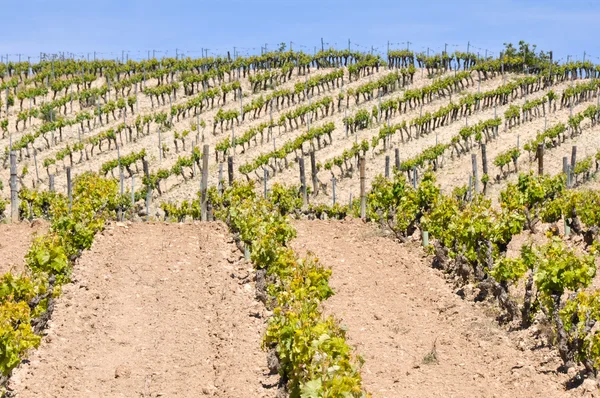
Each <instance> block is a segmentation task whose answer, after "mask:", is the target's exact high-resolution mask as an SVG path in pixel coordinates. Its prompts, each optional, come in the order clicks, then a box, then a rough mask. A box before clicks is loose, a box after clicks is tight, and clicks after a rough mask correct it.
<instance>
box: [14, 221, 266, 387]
mask: <svg viewBox="0 0 600 398" xmlns="http://www.w3.org/2000/svg"><path fill="white" fill-rule="evenodd" d="M239 259H240V256H239V252H238V251H237V249H236V248H235V245H234V244H233V241H232V239H231V238H230V236H229V234H228V231H227V228H226V227H225V226H224V225H223V224H220V223H210V224H170V225H168V224H145V225H143V224H133V225H130V226H125V225H123V224H116V225H111V226H109V227H108V228H107V230H106V231H104V232H103V233H102V234H101V235H99V236H98V237H97V239H96V241H95V243H94V245H93V247H92V249H91V250H90V251H89V252H86V253H84V255H83V256H82V258H81V260H80V261H79V262H78V264H77V265H76V267H75V270H74V275H73V277H74V280H75V282H74V283H72V284H69V285H67V286H65V287H64V294H63V296H61V298H60V299H59V300H58V303H57V306H56V309H55V312H54V315H53V319H52V321H51V326H50V328H49V329H48V335H47V337H46V338H45V339H44V341H43V342H42V345H41V347H40V348H39V349H38V350H37V351H35V352H34V353H33V354H32V356H31V358H30V363H29V364H25V365H22V366H21V367H20V368H19V369H17V370H16V372H15V374H14V376H13V379H12V382H11V388H13V389H14V390H15V393H16V394H15V395H16V396H17V397H199V396H215V397H228V398H230V397H273V396H275V394H276V391H277V389H276V388H270V386H271V385H274V384H276V383H277V376H267V373H268V369H267V367H266V355H265V353H264V352H263V351H261V347H260V343H261V338H262V333H263V330H264V325H265V318H264V316H265V314H264V309H263V306H262V304H259V303H258V302H257V301H255V299H254V294H255V293H254V284H253V283H252V282H251V279H252V270H251V266H250V264H248V263H245V262H242V261H239Z"/></svg>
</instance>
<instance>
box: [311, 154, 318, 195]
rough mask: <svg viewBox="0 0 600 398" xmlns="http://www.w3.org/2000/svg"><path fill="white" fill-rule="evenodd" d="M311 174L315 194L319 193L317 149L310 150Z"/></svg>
mask: <svg viewBox="0 0 600 398" xmlns="http://www.w3.org/2000/svg"><path fill="white" fill-rule="evenodd" d="M310 174H311V177H312V184H313V196H317V195H318V194H319V178H318V177H317V161H316V159H315V151H310Z"/></svg>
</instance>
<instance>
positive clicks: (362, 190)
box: [358, 156, 367, 221]
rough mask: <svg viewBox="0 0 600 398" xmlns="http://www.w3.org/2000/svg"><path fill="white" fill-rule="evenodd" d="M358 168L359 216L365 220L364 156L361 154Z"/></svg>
mask: <svg viewBox="0 0 600 398" xmlns="http://www.w3.org/2000/svg"><path fill="white" fill-rule="evenodd" d="M358 163H359V169H360V218H362V219H363V221H364V220H366V214H367V197H366V194H365V188H366V186H365V185H366V184H365V182H366V177H365V157H364V156H361V157H360V158H359V161H358Z"/></svg>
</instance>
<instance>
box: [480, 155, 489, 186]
mask: <svg viewBox="0 0 600 398" xmlns="http://www.w3.org/2000/svg"><path fill="white" fill-rule="evenodd" d="M481 163H482V167H483V176H482V178H483V194H484V195H485V194H486V193H487V184H488V183H487V180H488V178H489V176H488V163H487V146H486V145H485V144H482V145H481Z"/></svg>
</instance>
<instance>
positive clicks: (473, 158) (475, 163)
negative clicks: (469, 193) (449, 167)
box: [471, 153, 479, 194]
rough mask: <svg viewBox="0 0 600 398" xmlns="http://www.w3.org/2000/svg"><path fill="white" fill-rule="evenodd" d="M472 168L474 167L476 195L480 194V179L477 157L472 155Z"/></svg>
mask: <svg viewBox="0 0 600 398" xmlns="http://www.w3.org/2000/svg"><path fill="white" fill-rule="evenodd" d="M471 166H472V167H473V180H474V181H473V182H474V184H473V185H474V188H475V193H476V194H477V193H478V192H479V179H478V178H477V155H475V154H474V153H473V154H471Z"/></svg>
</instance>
